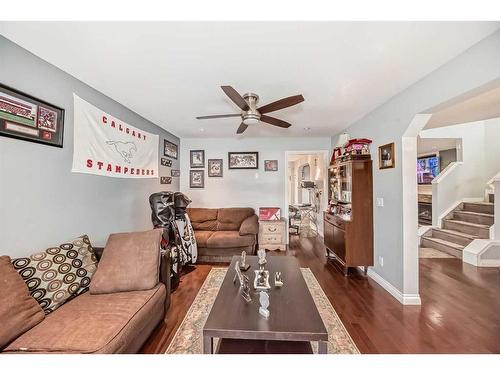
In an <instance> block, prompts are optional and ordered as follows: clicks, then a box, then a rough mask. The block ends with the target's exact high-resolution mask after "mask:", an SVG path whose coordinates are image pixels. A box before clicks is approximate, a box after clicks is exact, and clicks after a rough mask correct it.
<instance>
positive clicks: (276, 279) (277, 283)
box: [274, 272, 283, 288]
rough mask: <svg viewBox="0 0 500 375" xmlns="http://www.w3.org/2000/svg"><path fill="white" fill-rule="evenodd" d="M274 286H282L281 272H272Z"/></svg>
mask: <svg viewBox="0 0 500 375" xmlns="http://www.w3.org/2000/svg"><path fill="white" fill-rule="evenodd" d="M274 286H275V287H276V288H281V287H282V286H283V278H282V277H281V272H275V273H274Z"/></svg>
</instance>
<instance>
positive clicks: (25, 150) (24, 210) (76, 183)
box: [0, 36, 179, 256]
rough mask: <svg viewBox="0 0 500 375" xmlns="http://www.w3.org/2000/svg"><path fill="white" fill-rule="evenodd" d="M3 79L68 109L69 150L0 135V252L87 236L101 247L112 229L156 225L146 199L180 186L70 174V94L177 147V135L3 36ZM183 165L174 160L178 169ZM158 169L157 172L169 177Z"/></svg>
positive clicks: (0, 71) (66, 143)
mask: <svg viewBox="0 0 500 375" xmlns="http://www.w3.org/2000/svg"><path fill="white" fill-rule="evenodd" d="M0 83H2V84H4V85H7V86H10V87H13V88H15V89H17V90H20V91H22V92H25V93H27V94H30V95H33V96H35V97H37V98H39V99H41V100H45V101H47V102H49V103H52V104H54V105H57V106H59V107H62V108H64V109H65V111H66V116H65V125H64V148H62V149H60V148H56V147H50V146H45V145H41V144H36V143H31V142H26V141H21V140H16V139H10V138H6V137H1V136H0V254H7V255H11V256H22V255H27V254H30V253H32V252H34V251H37V250H43V249H44V248H45V247H47V246H50V245H52V244H58V243H60V242H63V241H65V240H68V239H71V238H73V237H75V236H78V235H80V234H82V233H86V234H88V235H89V236H90V239H91V241H92V243H93V244H96V245H103V244H104V243H105V241H106V239H107V237H108V235H109V234H110V233H113V232H122V231H135V230H143V229H148V228H150V227H151V220H150V209H149V203H148V197H149V195H150V194H151V193H153V192H156V191H160V190H178V189H179V178H173V179H172V180H173V184H172V185H160V183H159V180H158V179H121V178H111V177H102V176H94V175H88V174H78V173H71V163H72V158H73V92H75V93H76V94H78V95H79V96H80V97H81V98H83V99H85V100H87V101H88V102H90V103H92V104H94V105H95V106H97V107H99V108H101V109H102V110H104V111H106V112H108V113H110V114H112V115H113V116H116V117H117V118H119V119H121V120H123V121H125V122H127V123H129V124H131V125H133V126H136V127H138V128H140V129H144V130H146V131H148V132H151V133H155V134H158V135H159V136H160V145H159V147H160V155H162V154H163V152H162V145H163V139H169V140H170V141H172V142H175V143H177V144H179V139H178V138H177V137H175V136H173V135H172V134H170V133H168V132H167V131H165V130H163V129H161V128H159V127H158V126H156V125H155V124H153V123H151V122H149V121H147V120H146V119H144V118H142V117H141V116H139V115H138V114H136V113H134V112H132V111H130V110H129V109H127V108H125V107H124V106H122V105H120V104H118V103H117V102H115V101H113V100H112V99H110V98H108V97H106V96H105V95H103V94H101V93H99V92H98V91H96V90H94V89H92V88H91V87H89V86H87V85H85V84H84V83H82V82H80V81H79V80H77V79H76V78H74V77H72V76H70V75H69V74H66V73H64V72H63V71H61V70H60V69H58V68H56V67H54V66H53V65H51V64H49V63H47V62H45V61H43V60H41V59H40V58H38V57H36V56H34V55H33V54H31V53H29V52H28V51H26V50H24V49H22V48H21V47H19V46H17V45H16V44H14V43H12V42H10V41H8V40H7V39H5V38H4V37H2V36H0ZM178 166H179V162H178V161H175V160H174V162H173V167H174V168H177V169H178ZM169 169H170V168H165V167H161V166H160V175H166V176H169V175H170V171H169Z"/></svg>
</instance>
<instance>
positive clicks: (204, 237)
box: [194, 230, 215, 247]
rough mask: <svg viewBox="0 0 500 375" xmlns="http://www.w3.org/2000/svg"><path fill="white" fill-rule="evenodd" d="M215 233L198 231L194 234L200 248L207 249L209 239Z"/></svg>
mask: <svg viewBox="0 0 500 375" xmlns="http://www.w3.org/2000/svg"><path fill="white" fill-rule="evenodd" d="M214 233H215V232H212V231H209V230H197V231H195V232H194V236H195V237H196V244H197V245H198V247H207V242H208V239H209V238H210V237H211V236H212V234H214Z"/></svg>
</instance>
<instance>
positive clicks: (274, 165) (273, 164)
mask: <svg viewBox="0 0 500 375" xmlns="http://www.w3.org/2000/svg"><path fill="white" fill-rule="evenodd" d="M264 171H265V172H277V171H278V160H264Z"/></svg>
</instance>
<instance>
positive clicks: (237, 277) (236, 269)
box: [233, 261, 243, 287]
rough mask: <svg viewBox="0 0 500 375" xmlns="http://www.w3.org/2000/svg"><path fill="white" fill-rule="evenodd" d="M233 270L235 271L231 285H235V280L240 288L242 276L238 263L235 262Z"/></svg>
mask: <svg viewBox="0 0 500 375" xmlns="http://www.w3.org/2000/svg"><path fill="white" fill-rule="evenodd" d="M234 270H235V271H236V273H235V275H234V278H233V284H235V283H236V280H238V281H239V282H240V287H242V286H243V274H242V273H241V270H240V262H239V261H238V262H236V264H235V265H234Z"/></svg>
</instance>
